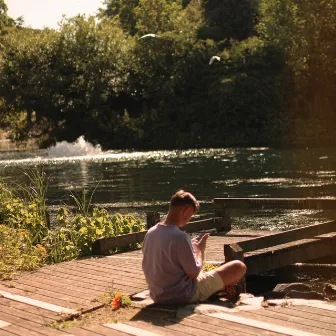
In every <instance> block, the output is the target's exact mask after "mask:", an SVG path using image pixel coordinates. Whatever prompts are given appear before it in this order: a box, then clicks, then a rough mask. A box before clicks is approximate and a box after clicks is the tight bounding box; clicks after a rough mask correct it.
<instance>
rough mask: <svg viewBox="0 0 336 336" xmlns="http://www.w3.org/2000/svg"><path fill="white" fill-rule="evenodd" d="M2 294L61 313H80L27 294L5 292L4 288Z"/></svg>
mask: <svg viewBox="0 0 336 336" xmlns="http://www.w3.org/2000/svg"><path fill="white" fill-rule="evenodd" d="M0 295H2V296H3V297H5V298H7V299H10V300H14V301H18V302H22V303H26V304H29V305H32V306H35V307H39V308H42V309H46V310H50V311H53V312H56V313H60V314H71V315H78V314H79V312H78V311H77V310H74V309H68V308H65V307H61V306H57V305H54V304H50V303H47V302H42V301H38V300H34V299H31V298H28V297H25V296H21V295H16V294H12V293H9V292H5V291H3V290H0Z"/></svg>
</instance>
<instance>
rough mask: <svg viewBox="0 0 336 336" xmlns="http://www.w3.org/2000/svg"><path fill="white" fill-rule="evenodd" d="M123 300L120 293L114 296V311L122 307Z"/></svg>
mask: <svg viewBox="0 0 336 336" xmlns="http://www.w3.org/2000/svg"><path fill="white" fill-rule="evenodd" d="M121 299H122V294H121V293H120V292H118V293H116V294H115V295H114V298H113V300H112V309H117V308H119V307H120V305H121Z"/></svg>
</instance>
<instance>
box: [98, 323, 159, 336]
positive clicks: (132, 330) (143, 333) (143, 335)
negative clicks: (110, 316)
mask: <svg viewBox="0 0 336 336" xmlns="http://www.w3.org/2000/svg"><path fill="white" fill-rule="evenodd" d="M103 326H104V327H106V328H110V329H113V330H117V331H121V332H124V333H126V334H128V335H133V336H160V335H161V334H158V333H154V332H152V331H147V330H143V329H140V328H137V327H133V326H130V325H127V324H124V323H109V324H103Z"/></svg>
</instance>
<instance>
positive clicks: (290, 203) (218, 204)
mask: <svg viewBox="0 0 336 336" xmlns="http://www.w3.org/2000/svg"><path fill="white" fill-rule="evenodd" d="M214 203H215V208H216V209H229V208H243V209H249V208H252V209H269V208H274V209H275V208H277V209H319V210H320V209H325V210H326V209H330V210H333V209H336V198H215V199H214Z"/></svg>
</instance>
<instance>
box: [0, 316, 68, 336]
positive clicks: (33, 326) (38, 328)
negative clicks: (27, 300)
mask: <svg viewBox="0 0 336 336" xmlns="http://www.w3.org/2000/svg"><path fill="white" fill-rule="evenodd" d="M0 319H1V320H5V321H8V322H9V323H10V324H11V326H10V327H12V326H13V327H14V326H15V327H16V326H24V328H25V329H28V330H29V331H35V332H38V333H40V334H42V335H47V336H70V335H69V334H68V333H65V332H62V331H59V330H56V329H52V328H48V327H46V326H43V325H41V324H38V323H35V322H32V321H29V320H27V319H23V318H20V317H18V316H14V315H10V314H7V313H3V312H0ZM14 330H15V329H14Z"/></svg>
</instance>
